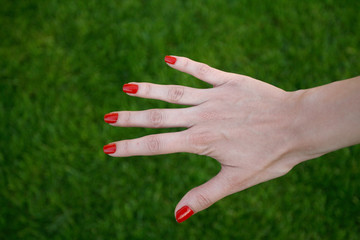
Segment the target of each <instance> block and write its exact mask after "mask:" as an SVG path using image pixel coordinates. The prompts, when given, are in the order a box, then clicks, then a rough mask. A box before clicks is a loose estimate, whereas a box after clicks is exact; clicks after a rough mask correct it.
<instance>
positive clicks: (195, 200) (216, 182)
mask: <svg viewBox="0 0 360 240" xmlns="http://www.w3.org/2000/svg"><path fill="white" fill-rule="evenodd" d="M225 172H226V171H223V170H221V171H220V172H219V173H218V174H217V175H216V176H215V177H213V178H212V179H210V180H209V181H207V182H206V183H204V184H202V185H200V186H198V187H195V188H193V189H191V190H190V191H189V192H188V193H186V194H185V196H184V197H183V198H182V199H181V200H180V202H179V203H178V205H177V206H176V208H175V212H176V214H175V217H176V221H177V222H178V223H181V222H183V221H185V220H186V219H188V218H189V217H191V216H192V215H193V214H195V213H197V212H200V211H202V210H204V209H206V208H208V207H210V206H211V205H212V204H214V203H215V202H217V201H219V200H220V199H222V198H224V197H226V196H227V195H230V194H231V191H230V189H229V184H228V180H227V179H228V178H227V176H225Z"/></svg>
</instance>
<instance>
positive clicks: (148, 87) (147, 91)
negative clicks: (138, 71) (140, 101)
mask: <svg viewBox="0 0 360 240" xmlns="http://www.w3.org/2000/svg"><path fill="white" fill-rule="evenodd" d="M150 93H151V84H149V83H144V94H145V95H146V96H148V95H150Z"/></svg>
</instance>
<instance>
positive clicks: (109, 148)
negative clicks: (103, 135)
mask: <svg viewBox="0 0 360 240" xmlns="http://www.w3.org/2000/svg"><path fill="white" fill-rule="evenodd" d="M103 149H104V153H106V154H111V153H114V152H116V144H114V143H111V144H108V145H105V146H104V148H103Z"/></svg>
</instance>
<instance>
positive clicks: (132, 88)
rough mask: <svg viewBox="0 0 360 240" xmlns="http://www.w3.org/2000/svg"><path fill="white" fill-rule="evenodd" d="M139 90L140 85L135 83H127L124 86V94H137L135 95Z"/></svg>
mask: <svg viewBox="0 0 360 240" xmlns="http://www.w3.org/2000/svg"><path fill="white" fill-rule="evenodd" d="M138 90H139V85H137V84H134V83H126V84H124V86H123V92H124V93H130V94H135V93H137V91H138Z"/></svg>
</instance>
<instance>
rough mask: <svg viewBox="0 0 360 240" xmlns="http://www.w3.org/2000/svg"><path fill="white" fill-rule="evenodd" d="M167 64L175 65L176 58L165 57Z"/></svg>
mask: <svg viewBox="0 0 360 240" xmlns="http://www.w3.org/2000/svg"><path fill="white" fill-rule="evenodd" d="M165 62H167V63H170V64H175V63H176V58H174V57H172V56H165Z"/></svg>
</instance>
